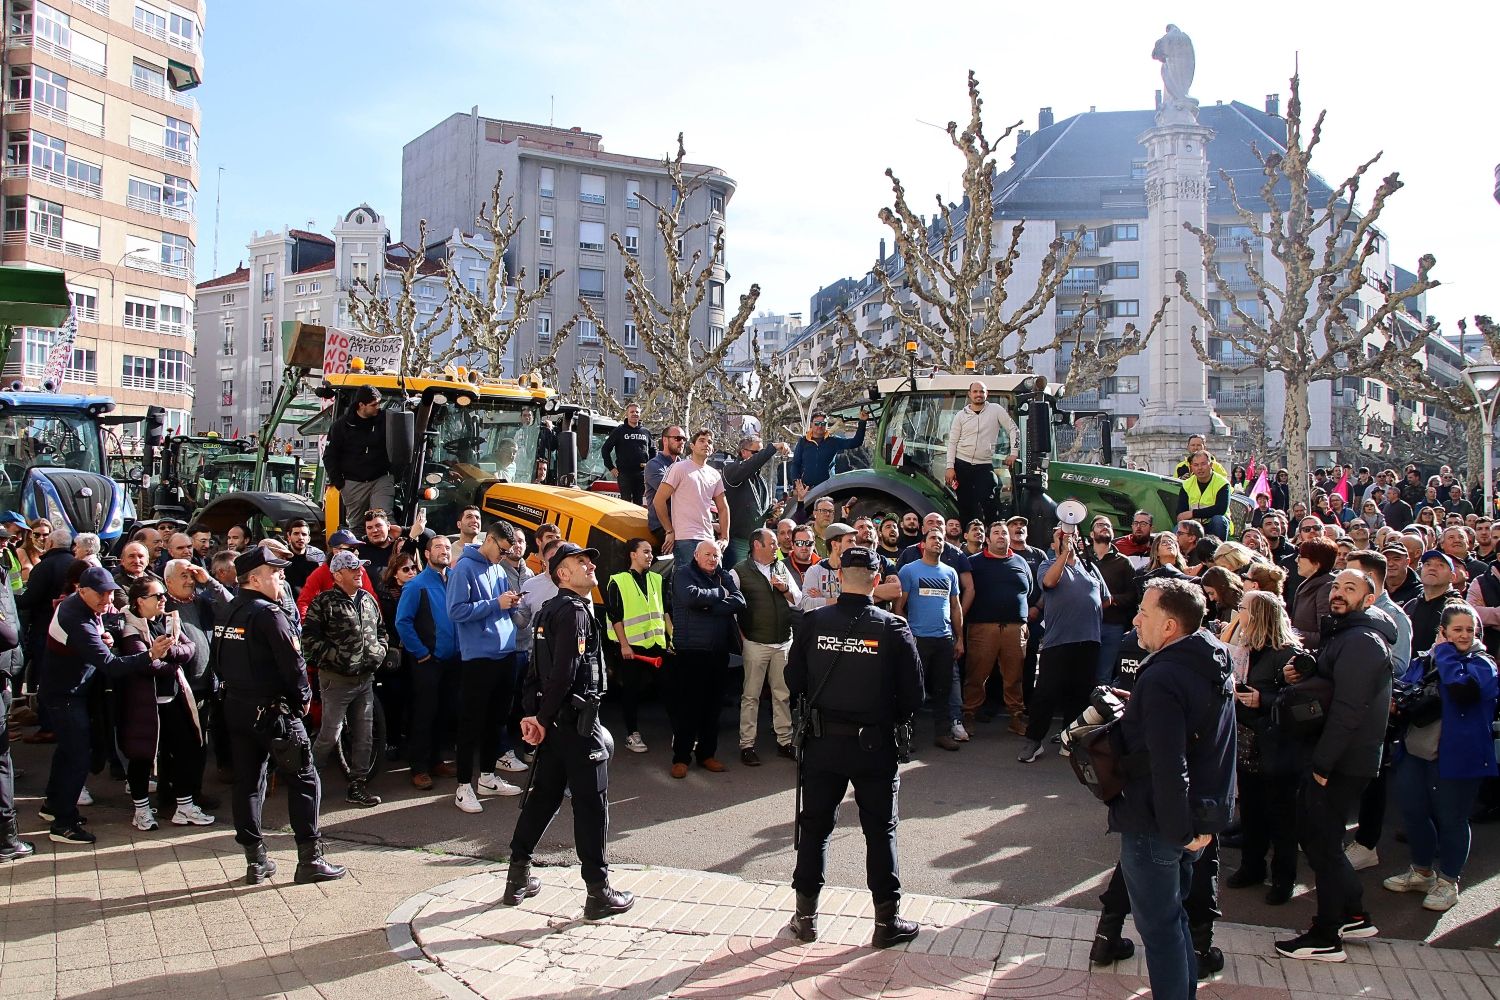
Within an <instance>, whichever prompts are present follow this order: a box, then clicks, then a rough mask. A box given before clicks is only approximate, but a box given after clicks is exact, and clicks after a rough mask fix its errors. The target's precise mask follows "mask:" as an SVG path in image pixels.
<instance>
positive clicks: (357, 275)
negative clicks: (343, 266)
mask: <svg viewBox="0 0 1500 1000" xmlns="http://www.w3.org/2000/svg"><path fill="white" fill-rule="evenodd" d="M349 277H350V278H352V279H353V280H355V281H369V280H370V262H369V261H367V260H355V261H350V262H349Z"/></svg>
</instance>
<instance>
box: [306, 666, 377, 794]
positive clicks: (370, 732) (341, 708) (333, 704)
mask: <svg viewBox="0 0 1500 1000" xmlns="http://www.w3.org/2000/svg"><path fill="white" fill-rule="evenodd" d="M318 690H319V691H320V693H321V697H322V699H323V721H322V724H321V725H320V726H319V728H318V740H317V742H316V743H314V744H313V761H314V763H322V762H323V761H326V760H327V759H328V755H329V754H331V753H332V752H333V748H334V746H336V745H337V744H338V741H339V735H340V733H341V732H342V731H343V728H344V721H345V719H347V720H348V722H349V738H350V740H351V741H352V743H353V746H352V748H351V752H350V754H349V780H350V781H355V780H358V779H361V778H363V777H364V776H365V775H366V774H368V773H369V772H370V762H371V754H372V752H373V751H372V740H373V737H374V726H375V688H374V676H373V675H371V674H365V675H364V676H363V677H345V676H344V675H343V674H335V673H333V672H331V671H328V670H323V671H320V672H319V673H318Z"/></svg>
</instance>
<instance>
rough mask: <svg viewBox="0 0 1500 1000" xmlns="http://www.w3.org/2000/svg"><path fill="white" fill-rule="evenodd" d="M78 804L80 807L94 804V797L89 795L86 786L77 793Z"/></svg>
mask: <svg viewBox="0 0 1500 1000" xmlns="http://www.w3.org/2000/svg"><path fill="white" fill-rule="evenodd" d="M78 804H79V805H81V806H91V805H93V804H94V797H93V796H92V795H90V794H89V789H88V786H87V785H85V786H84V788H83V791H81V792H79V793H78Z"/></svg>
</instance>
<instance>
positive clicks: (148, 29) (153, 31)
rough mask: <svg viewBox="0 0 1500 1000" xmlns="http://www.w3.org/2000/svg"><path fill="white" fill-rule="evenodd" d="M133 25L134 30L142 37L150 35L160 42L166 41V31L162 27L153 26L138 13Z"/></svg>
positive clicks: (153, 24)
mask: <svg viewBox="0 0 1500 1000" xmlns="http://www.w3.org/2000/svg"><path fill="white" fill-rule="evenodd" d="M134 25H135V30H136V31H139V32H140V33H141V34H143V35H150V36H151V37H152V38H155V39H156V40H157V41H161V42H165V41H166V40H167V29H166V28H165V27H164V26H163V25H159V24H155V23H153V22H152V21H151V20H150V19H148V18H144V17H142V16H141V15H140V12H139V11H137V12H136V15H135V21H134Z"/></svg>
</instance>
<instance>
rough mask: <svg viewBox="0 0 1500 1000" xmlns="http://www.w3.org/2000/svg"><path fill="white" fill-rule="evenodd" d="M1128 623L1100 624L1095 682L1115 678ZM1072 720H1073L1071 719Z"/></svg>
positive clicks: (1106, 681) (1104, 682)
mask: <svg viewBox="0 0 1500 1000" xmlns="http://www.w3.org/2000/svg"><path fill="white" fill-rule="evenodd" d="M1129 629H1130V626H1128V625H1115V624H1112V623H1110V622H1102V623H1100V625H1099V667H1098V669H1096V670H1095V671H1094V683H1095V684H1108V683H1109V682H1110V681H1112V680H1114V677H1115V667H1117V666H1119V664H1120V646H1121V645H1123V644H1124V642H1125V633H1126V632H1127V631H1129ZM1070 721H1071V720H1070Z"/></svg>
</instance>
